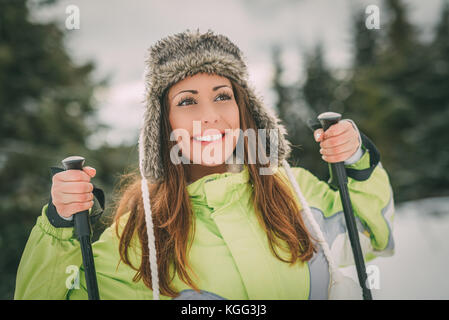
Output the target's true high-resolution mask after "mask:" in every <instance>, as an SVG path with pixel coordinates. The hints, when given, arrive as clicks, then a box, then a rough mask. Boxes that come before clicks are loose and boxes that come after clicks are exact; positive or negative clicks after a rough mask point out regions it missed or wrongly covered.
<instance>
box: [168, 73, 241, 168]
mask: <svg viewBox="0 0 449 320" xmlns="http://www.w3.org/2000/svg"><path fill="white" fill-rule="evenodd" d="M168 99H169V108H170V110H169V121H170V124H171V127H172V129H173V134H174V137H176V141H178V146H179V148H180V149H181V150H182V155H183V157H185V158H187V159H189V160H191V161H192V162H193V163H195V164H201V165H204V166H216V165H219V164H223V163H224V162H225V161H226V159H228V158H229V157H230V156H231V155H232V153H233V151H234V149H235V146H236V144H237V141H238V136H239V133H240V130H239V129H240V117H239V107H238V105H237V102H236V101H235V98H234V93H233V90H232V85H231V82H230V81H229V79H228V78H226V77H222V76H218V75H215V74H208V73H197V74H195V75H193V76H191V77H187V78H185V79H183V80H181V81H179V82H177V83H176V84H174V85H173V86H171V87H170V89H169V91H168ZM173 140H175V139H173ZM176 154H177V153H176Z"/></svg>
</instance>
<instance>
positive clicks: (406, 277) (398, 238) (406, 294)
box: [343, 197, 449, 300]
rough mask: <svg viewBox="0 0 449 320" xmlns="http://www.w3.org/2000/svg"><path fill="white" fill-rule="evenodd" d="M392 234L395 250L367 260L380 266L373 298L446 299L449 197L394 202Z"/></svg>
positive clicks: (448, 293) (347, 271)
mask: <svg viewBox="0 0 449 320" xmlns="http://www.w3.org/2000/svg"><path fill="white" fill-rule="evenodd" d="M393 235H394V240H395V245H396V246H395V247H396V249H395V254H394V255H393V256H391V257H379V258H376V259H375V260H372V261H371V262H369V263H367V264H366V266H367V267H368V266H370V265H375V266H377V267H378V268H379V276H380V277H379V289H372V290H371V292H372V295H373V299H400V300H402V299H413V300H415V299H448V298H449V276H448V273H447V271H448V270H449V241H448V240H449V197H443V198H429V199H423V200H419V201H412V202H406V203H403V204H397V205H396V212H395V220H394V230H393ZM343 272H344V273H345V274H348V275H351V276H353V278H354V279H356V273H355V267H348V268H345V269H343Z"/></svg>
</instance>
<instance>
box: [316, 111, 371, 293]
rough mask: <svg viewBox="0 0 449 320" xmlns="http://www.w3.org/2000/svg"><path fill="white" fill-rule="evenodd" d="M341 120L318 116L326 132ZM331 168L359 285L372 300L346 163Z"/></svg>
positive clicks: (335, 116) (326, 114) (334, 116)
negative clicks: (350, 193)
mask: <svg viewBox="0 0 449 320" xmlns="http://www.w3.org/2000/svg"><path fill="white" fill-rule="evenodd" d="M340 119H341V115H340V114H339V113H336V112H324V113H321V114H320V115H319V116H318V121H319V122H320V123H321V126H322V128H323V130H324V131H326V130H327V129H329V127H330V126H331V125H333V124H336V123H338V121H340ZM331 168H332V172H333V174H334V176H336V178H337V183H338V189H339V190H340V198H341V203H342V206H343V212H344V215H345V222H346V227H347V229H348V235H349V241H350V242H351V248H352V254H353V255H354V261H355V265H356V268H357V276H358V278H359V284H360V287H361V288H362V293H363V299H364V300H372V299H373V298H372V296H371V291H370V289H368V288H367V287H366V279H367V274H366V268H365V260H364V259H363V253H362V248H361V246H360V240H359V234H358V231H357V226H356V221H355V217H354V214H353V211H352V205H351V199H350V197H349V191H348V177H347V175H346V170H345V166H344V162H337V163H331Z"/></svg>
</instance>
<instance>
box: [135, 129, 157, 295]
mask: <svg viewBox="0 0 449 320" xmlns="http://www.w3.org/2000/svg"><path fill="white" fill-rule="evenodd" d="M143 160H144V151H143V132H142V133H141V135H140V137H139V165H140V175H141V176H142V184H141V187H142V199H143V207H144V210H145V222H146V227H147V235H148V250H149V259H150V268H151V284H152V287H153V300H159V275H158V270H157V257H156V241H155V237H154V226H153V218H152V214H151V204H150V192H149V190H148V181H147V179H146V178H145V175H144V172H143Z"/></svg>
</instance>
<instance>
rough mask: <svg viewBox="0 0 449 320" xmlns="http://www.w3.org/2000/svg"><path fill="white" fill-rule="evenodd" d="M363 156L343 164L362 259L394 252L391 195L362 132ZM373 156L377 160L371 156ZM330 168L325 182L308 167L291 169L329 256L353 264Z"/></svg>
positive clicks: (374, 152) (337, 193)
mask: <svg viewBox="0 0 449 320" xmlns="http://www.w3.org/2000/svg"><path fill="white" fill-rule="evenodd" d="M363 141H364V142H363V144H362V149H363V152H364V153H363V156H362V157H361V158H360V159H359V160H358V161H357V162H356V163H353V164H351V165H345V168H346V170H347V174H348V190H349V195H350V199H351V203H352V208H353V212H354V215H355V217H356V224H357V229H358V231H359V239H360V244H361V247H362V252H363V256H364V259H365V261H367V262H368V261H371V260H373V259H374V258H376V257H378V256H384V257H386V256H392V255H393V254H394V239H393V219H394V199H393V190H392V188H391V185H390V181H389V178H388V174H387V172H386V171H385V169H384V168H383V167H382V164H381V162H380V160H379V155H378V151H377V148H375V146H374V145H373V144H372V143H371V142H370V141H369V143H368V142H367V137H366V136H364V135H363ZM374 158H377V162H373V159H374ZM329 170H330V179H329V181H328V182H325V181H321V180H319V179H318V178H317V177H316V176H314V175H313V174H312V173H311V172H309V171H308V170H306V169H304V168H301V167H297V168H292V172H293V174H294V175H295V178H296V179H297V182H298V184H299V187H300V188H301V191H302V193H303V194H304V197H305V198H306V200H307V202H308V204H309V206H310V208H311V210H312V213H313V215H314V217H315V220H316V221H317V222H318V224H319V226H320V228H321V229H322V231H323V234H324V236H325V238H326V241H327V242H328V243H329V246H330V248H331V252H332V255H333V257H334V258H335V260H336V263H337V264H338V265H339V266H340V267H345V266H348V265H353V264H354V258H353V254H352V249H351V244H350V241H349V237H348V235H347V229H346V223H345V218H344V212H343V207H342V203H341V199H340V192H339V191H338V187H337V185H336V183H335V181H334V175H333V173H332V170H331V166H330V164H329Z"/></svg>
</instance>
